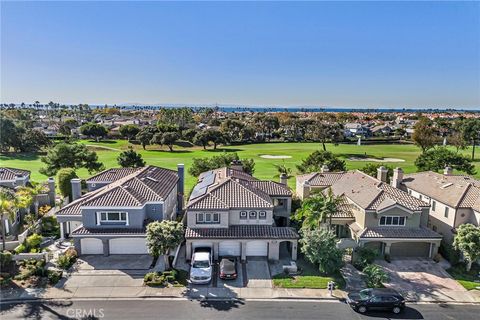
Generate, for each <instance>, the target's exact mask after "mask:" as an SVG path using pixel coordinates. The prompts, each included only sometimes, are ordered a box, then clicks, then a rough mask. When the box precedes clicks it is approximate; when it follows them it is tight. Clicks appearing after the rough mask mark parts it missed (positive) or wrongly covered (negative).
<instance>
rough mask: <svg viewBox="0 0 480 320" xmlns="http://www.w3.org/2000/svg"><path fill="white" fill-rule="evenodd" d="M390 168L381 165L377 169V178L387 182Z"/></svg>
mask: <svg viewBox="0 0 480 320" xmlns="http://www.w3.org/2000/svg"><path fill="white" fill-rule="evenodd" d="M387 174H388V169H387V168H385V167H384V166H381V167H379V168H378V169H377V179H378V180H380V181H382V182H387Z"/></svg>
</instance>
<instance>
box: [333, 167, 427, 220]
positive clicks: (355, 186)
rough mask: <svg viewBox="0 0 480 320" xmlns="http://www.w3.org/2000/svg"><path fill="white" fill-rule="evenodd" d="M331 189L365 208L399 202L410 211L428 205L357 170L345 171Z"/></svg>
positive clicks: (384, 206) (370, 208)
mask: <svg viewBox="0 0 480 320" xmlns="http://www.w3.org/2000/svg"><path fill="white" fill-rule="evenodd" d="M331 189H332V192H333V193H334V194H335V195H337V196H339V195H343V196H345V197H347V198H348V199H350V200H351V201H353V202H354V203H355V204H356V205H358V206H360V207H361V208H363V209H365V210H381V209H384V208H386V205H387V204H388V203H390V205H393V204H399V205H401V206H403V207H405V208H408V209H410V210H412V211H419V210H421V209H422V208H423V207H428V206H429V205H428V204H427V203H425V202H423V201H421V200H419V199H417V198H415V197H413V196H410V195H409V194H408V193H406V192H404V191H402V190H399V189H397V188H394V187H392V186H390V185H388V184H387V183H384V182H381V181H380V180H378V179H376V178H374V177H371V176H369V175H367V174H365V173H363V172H361V171H358V170H356V171H349V172H346V173H345V174H344V175H343V176H342V177H341V178H340V179H339V180H338V181H337V182H335V183H334V184H333V185H332V186H331ZM386 199H388V200H386ZM392 201H393V202H392Z"/></svg>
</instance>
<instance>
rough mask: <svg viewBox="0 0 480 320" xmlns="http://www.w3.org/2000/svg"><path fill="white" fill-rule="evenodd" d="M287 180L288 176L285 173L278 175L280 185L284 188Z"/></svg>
mask: <svg viewBox="0 0 480 320" xmlns="http://www.w3.org/2000/svg"><path fill="white" fill-rule="evenodd" d="M287 179H288V176H287V175H286V174H285V173H282V174H281V175H280V183H281V184H283V185H284V186H286V185H287Z"/></svg>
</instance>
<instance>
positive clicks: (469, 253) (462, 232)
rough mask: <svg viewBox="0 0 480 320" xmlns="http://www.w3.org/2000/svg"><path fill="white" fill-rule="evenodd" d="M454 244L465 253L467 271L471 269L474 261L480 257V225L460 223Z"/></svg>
mask: <svg viewBox="0 0 480 320" xmlns="http://www.w3.org/2000/svg"><path fill="white" fill-rule="evenodd" d="M453 246H454V247H455V249H457V250H460V251H461V252H462V253H463V257H464V258H465V260H467V271H470V268H471V267H472V263H473V262H474V261H477V260H478V259H480V227H476V226H474V225H473V224H471V223H466V224H462V225H460V226H459V227H458V228H457V234H456V235H455V238H454V240H453Z"/></svg>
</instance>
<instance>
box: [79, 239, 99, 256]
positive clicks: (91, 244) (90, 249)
mask: <svg viewBox="0 0 480 320" xmlns="http://www.w3.org/2000/svg"><path fill="white" fill-rule="evenodd" d="M80 245H81V247H82V254H103V243H102V240H100V239H94V238H85V239H82V240H80Z"/></svg>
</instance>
